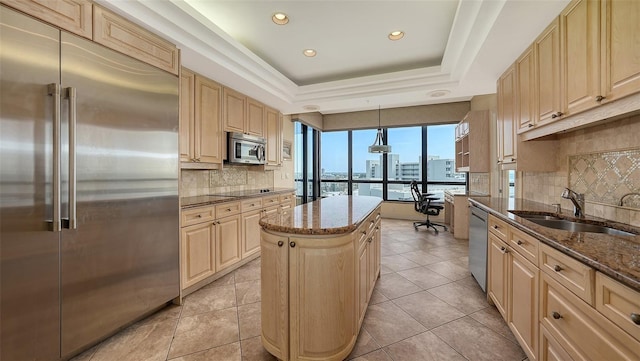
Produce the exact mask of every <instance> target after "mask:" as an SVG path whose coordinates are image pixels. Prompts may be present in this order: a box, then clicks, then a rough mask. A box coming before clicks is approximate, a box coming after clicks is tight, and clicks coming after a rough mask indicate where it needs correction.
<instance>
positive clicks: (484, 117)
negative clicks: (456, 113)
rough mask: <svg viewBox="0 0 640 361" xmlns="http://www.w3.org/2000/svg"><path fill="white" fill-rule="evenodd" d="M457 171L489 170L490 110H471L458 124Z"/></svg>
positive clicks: (478, 171) (475, 171) (474, 171)
mask: <svg viewBox="0 0 640 361" xmlns="http://www.w3.org/2000/svg"><path fill="white" fill-rule="evenodd" d="M455 149H456V172H473V173H482V172H489V171H490V170H491V167H490V166H489V162H490V157H489V111H487V110H481V111H471V112H469V113H467V115H466V116H465V117H464V119H463V120H462V121H461V122H460V123H458V125H457V126H456V144H455Z"/></svg>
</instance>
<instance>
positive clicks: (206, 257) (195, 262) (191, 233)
mask: <svg viewBox="0 0 640 361" xmlns="http://www.w3.org/2000/svg"><path fill="white" fill-rule="evenodd" d="M181 233H182V234H181V236H180V238H181V242H180V243H181V248H182V249H181V253H182V258H183V261H182V262H181V270H180V275H181V278H182V288H187V287H190V286H192V285H194V284H196V283H198V282H200V281H202V280H204V279H205V278H207V277H209V276H211V275H213V274H214V273H215V272H216V262H215V238H216V230H215V227H214V224H213V223H212V222H205V223H200V224H196V225H193V226H188V227H184V228H182V230H181Z"/></svg>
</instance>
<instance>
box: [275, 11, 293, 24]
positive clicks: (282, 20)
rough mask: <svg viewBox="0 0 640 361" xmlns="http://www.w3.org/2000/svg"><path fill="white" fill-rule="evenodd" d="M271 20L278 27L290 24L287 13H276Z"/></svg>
mask: <svg viewBox="0 0 640 361" xmlns="http://www.w3.org/2000/svg"><path fill="white" fill-rule="evenodd" d="M271 20H273V22H274V23H276V24H278V25H284V24H286V23H288V22H289V17H288V16H287V14H285V13H275V14H273V16H272V17H271Z"/></svg>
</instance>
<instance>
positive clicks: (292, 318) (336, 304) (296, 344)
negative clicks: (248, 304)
mask: <svg viewBox="0 0 640 361" xmlns="http://www.w3.org/2000/svg"><path fill="white" fill-rule="evenodd" d="M372 222H373V223H372ZM321 237H322V236H303V235H296V234H280V233H271V232H269V231H264V230H262V232H261V257H262V260H261V267H262V300H261V302H262V316H261V317H262V344H263V346H264V347H265V348H266V349H267V351H269V352H270V353H271V354H273V355H274V356H276V357H277V358H278V359H280V360H285V361H286V360H309V361H311V360H320V359H321V360H343V359H345V358H346V357H347V356H348V355H349V353H350V352H351V350H352V349H353V347H354V345H355V341H356V339H357V336H358V333H359V329H360V326H361V323H362V320H363V317H364V314H365V312H366V308H367V305H368V303H369V300H370V297H371V294H372V292H373V287H374V285H375V282H376V280H377V278H378V275H379V272H380V264H379V261H380V249H379V247H380V207H377V208H376V209H375V210H374V211H373V212H372V213H371V214H369V216H367V218H366V219H365V220H364V221H363V222H362V223H361V224H360V225H359V226H358V228H357V230H356V231H354V232H353V233H349V234H344V235H337V236H324V237H322V238H321Z"/></svg>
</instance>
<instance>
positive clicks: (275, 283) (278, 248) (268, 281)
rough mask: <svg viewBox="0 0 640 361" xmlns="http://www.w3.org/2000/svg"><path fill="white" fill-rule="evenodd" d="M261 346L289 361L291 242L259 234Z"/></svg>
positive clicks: (282, 238) (270, 235)
mask: <svg viewBox="0 0 640 361" xmlns="http://www.w3.org/2000/svg"><path fill="white" fill-rule="evenodd" d="M260 237H261V240H260V267H261V276H260V287H261V300H260V302H261V310H262V312H261V313H260V317H261V328H262V345H263V346H264V347H265V348H266V349H267V350H268V351H269V353H271V354H272V355H274V356H275V357H277V358H278V359H280V360H288V359H289V312H288V310H289V292H288V290H289V241H288V238H287V237H281V236H275V235H272V234H268V233H265V232H260Z"/></svg>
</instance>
